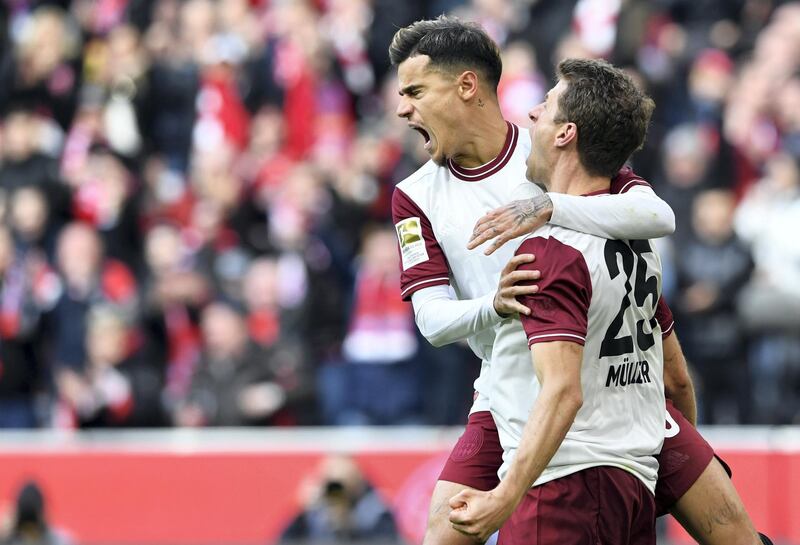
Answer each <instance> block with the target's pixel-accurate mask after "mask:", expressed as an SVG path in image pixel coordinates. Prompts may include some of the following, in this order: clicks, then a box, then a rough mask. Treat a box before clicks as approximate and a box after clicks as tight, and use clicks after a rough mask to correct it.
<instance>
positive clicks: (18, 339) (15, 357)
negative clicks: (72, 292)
mask: <svg viewBox="0 0 800 545" xmlns="http://www.w3.org/2000/svg"><path fill="white" fill-rule="evenodd" d="M57 284H58V280H57V278H56V277H55V274H54V273H53V272H52V271H51V270H50V269H49V268H48V267H47V265H46V263H45V262H44V261H42V260H41V259H40V257H37V256H36V255H35V254H34V253H33V252H30V253H28V254H25V253H22V252H19V251H17V250H16V249H15V247H14V242H13V240H12V238H11V234H10V233H9V231H8V229H7V228H6V227H4V226H0V362H2V367H0V428H32V427H35V426H36V425H37V423H38V422H37V414H36V396H37V394H38V393H39V392H41V391H42V390H43V387H44V382H45V381H44V379H45V377H46V376H47V371H48V370H47V369H46V364H45V361H44V360H43V354H42V350H41V346H39V345H40V343H39V341H40V335H41V331H40V327H41V318H42V314H43V313H44V312H45V311H46V310H48V309H49V308H50V307H51V306H52V304H53V303H54V302H55V296H56V293H55V290H57Z"/></svg>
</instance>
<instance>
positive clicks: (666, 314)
mask: <svg viewBox="0 0 800 545" xmlns="http://www.w3.org/2000/svg"><path fill="white" fill-rule="evenodd" d="M656 320H658V324H659V325H660V326H661V338H662V339H666V338H667V337H669V335H670V333H672V330H673V329H675V319H674V318H673V317H672V310H671V309H670V308H669V305H667V302H666V301H664V296H663V295H662V296H661V297H659V298H658V304H657V305H656Z"/></svg>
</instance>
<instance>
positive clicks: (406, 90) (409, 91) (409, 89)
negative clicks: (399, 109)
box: [400, 84, 422, 96]
mask: <svg viewBox="0 0 800 545" xmlns="http://www.w3.org/2000/svg"><path fill="white" fill-rule="evenodd" d="M421 87H422V86H421V85H417V84H414V85H406V86H405V87H403V88H402V89H400V96H403V95H413V94H414V93H416V92H417V91H418V90H419V89H420V88H421Z"/></svg>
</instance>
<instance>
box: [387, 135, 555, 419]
mask: <svg viewBox="0 0 800 545" xmlns="http://www.w3.org/2000/svg"><path fill="white" fill-rule="evenodd" d="M530 149H531V140H530V134H529V133H528V131H522V130H520V129H519V127H517V126H516V125H513V124H511V123H508V132H507V134H506V140H505V143H504V145H503V149H502V151H501V152H500V154H499V155H498V156H497V157H496V158H495V159H494V160H492V161H490V162H489V163H486V164H485V165H483V166H480V167H477V168H473V169H467V168H463V167H459V166H458V165H456V164H455V163H452V162H449V163H448V165H447V166H439V165H437V164H436V163H434V162H433V161H428V162H427V163H426V164H425V165H423V166H422V167H421V168H420V169H419V170H417V171H416V172H415V173H414V174H412V175H411V176H409V177H408V178H406V179H405V180H403V181H402V182H400V183H399V184H397V187H396V189H395V192H394V194H393V196H392V215H393V218H394V223H395V228H396V229H397V236H398V239H399V243H400V257H401V260H402V269H403V272H402V278H401V288H402V296H403V299H405V300H410V298H411V294H412V293H414V292H415V291H417V290H419V289H422V288H426V287H430V286H437V285H446V284H450V285H451V286H452V288H453V290H454V291H455V293H456V296H457V297H458V298H459V299H475V298H478V297H483V296H485V295H486V294H488V293H491V292H493V291H495V290H496V289H497V282H498V281H499V279H500V271H501V270H502V269H503V267H504V266H505V265H506V264H507V263H508V261H509V260H510V259H511V257H512V256H513V255H514V250H515V249H516V247H517V246H518V245H519V241H520V240H521V239H522V237H520V239H518V240H516V241H512V242H509V243H508V244H506V245H505V246H503V247H502V248H500V249H499V250H497V251H496V252H494V253H493V254H492V255H490V256H485V255H483V252H481V251H478V250H475V251H470V250H468V249H467V243H468V242H469V238H470V235H471V234H472V229H473V227H474V226H475V223H476V222H477V221H478V220H479V219H480V218H481V217H482V216H483V215H484V214H486V213H487V212H489V211H491V210H493V209H495V208H499V207H501V206H505V205H506V204H508V203H510V202H511V201H513V200H517V199H529V198H532V197H535V196H537V195H541V194H542V190H541V189H540V188H539V187H537V186H536V185H535V184H532V183H530V182H529V181H527V180H526V178H525V170H526V165H525V161H526V159H527V157H528V154H529V153H530ZM494 334H495V332H494V328H487V329H485V330H484V331H481V332H479V333H478V334H476V335H473V336H472V337H471V338H469V339H468V343H469V346H470V348H472V351H473V352H474V353H475V354H476V355H477V356H478V357H479V358H480V359H481V362H482V364H481V374H480V376H479V377H478V379H477V380H476V381H475V391H476V392H477V395H476V401H475V403H474V404H473V407H472V410H471V411H470V412H475V411H479V410H489V405H488V400H487V399H486V395H487V394H488V388H489V385H488V383H487V381H488V378H489V377H488V372H487V366H488V364H489V360H490V359H491V357H492V345H493V344H494Z"/></svg>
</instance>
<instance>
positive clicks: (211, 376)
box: [175, 303, 309, 426]
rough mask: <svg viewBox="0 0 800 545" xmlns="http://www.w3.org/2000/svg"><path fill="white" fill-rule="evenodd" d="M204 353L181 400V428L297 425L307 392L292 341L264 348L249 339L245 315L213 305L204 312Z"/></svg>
mask: <svg viewBox="0 0 800 545" xmlns="http://www.w3.org/2000/svg"><path fill="white" fill-rule="evenodd" d="M201 328H202V335H203V356H202V358H201V361H200V363H199V365H198V367H197V369H196V370H195V373H194V375H193V377H192V383H191V387H190V391H189V394H188V396H187V398H186V399H185V400H184V401H183V403H181V404H179V406H178V407H177V409H176V413H175V421H176V423H177V424H178V425H181V426H201V425H210V426H244V425H254V424H292V423H296V420H297V418H298V415H297V414H296V413H295V412H294V411H295V410H298V405H299V404H301V403H302V402H303V401H305V399H304V398H307V396H308V393H309V392H308V379H307V377H306V376H305V373H306V370H305V368H304V362H303V359H302V354H301V353H300V351H299V349H298V347H296V346H294V345H293V344H287V345H279V344H277V343H275V344H273V345H271V346H270V347H269V348H268V349H266V350H265V349H263V348H262V347H260V346H258V345H257V344H256V343H254V342H253V341H251V340H250V338H249V336H248V331H247V327H246V323H245V320H244V317H243V316H242V315H241V314H240V313H239V312H238V311H236V310H235V309H234V308H233V307H231V306H230V305H227V304H224V303H214V304H211V305H209V306H208V307H206V308H205V310H203V314H202V316H201Z"/></svg>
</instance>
